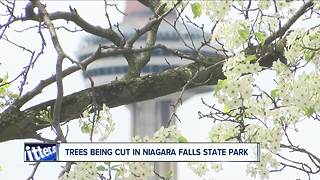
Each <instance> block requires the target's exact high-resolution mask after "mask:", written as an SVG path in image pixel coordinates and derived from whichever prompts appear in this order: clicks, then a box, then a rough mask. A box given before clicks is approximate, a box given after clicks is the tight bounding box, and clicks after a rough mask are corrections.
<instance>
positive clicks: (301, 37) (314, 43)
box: [284, 26, 320, 69]
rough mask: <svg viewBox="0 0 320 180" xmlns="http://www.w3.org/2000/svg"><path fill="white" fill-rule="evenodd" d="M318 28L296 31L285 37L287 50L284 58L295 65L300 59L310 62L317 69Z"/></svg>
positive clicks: (319, 43)
mask: <svg viewBox="0 0 320 180" xmlns="http://www.w3.org/2000/svg"><path fill="white" fill-rule="evenodd" d="M319 33H320V27H319V26H318V27H315V28H312V29H310V30H309V31H305V30H304V29H297V30H294V31H293V32H291V33H290V34H289V35H288V36H287V47H288V48H287V49H286V50H285V53H284V55H285V57H286V58H287V59H288V60H289V61H290V63H291V64H293V65H295V64H296V63H297V62H299V61H300V60H301V59H303V60H304V61H306V62H311V63H313V64H315V65H316V67H317V69H319V67H320V66H319V65H320V53H318V51H319V50H320V37H319Z"/></svg>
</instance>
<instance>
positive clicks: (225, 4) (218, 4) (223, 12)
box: [203, 0, 232, 20]
mask: <svg viewBox="0 0 320 180" xmlns="http://www.w3.org/2000/svg"><path fill="white" fill-rule="evenodd" d="M231 4H232V1H228V0H225V1H217V0H205V1H204V2H203V7H205V10H206V14H207V15H208V16H209V17H210V18H211V19H216V20H223V19H224V18H225V17H226V16H227V15H228V13H229V11H230V7H231Z"/></svg>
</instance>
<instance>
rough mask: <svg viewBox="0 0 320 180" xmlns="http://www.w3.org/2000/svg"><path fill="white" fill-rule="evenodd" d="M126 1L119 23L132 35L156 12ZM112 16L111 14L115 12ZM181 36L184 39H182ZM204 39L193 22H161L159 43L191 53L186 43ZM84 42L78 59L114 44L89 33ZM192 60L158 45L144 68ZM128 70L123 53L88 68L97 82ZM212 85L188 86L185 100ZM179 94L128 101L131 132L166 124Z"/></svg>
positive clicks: (160, 166) (163, 169) (163, 170)
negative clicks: (174, 23)
mask: <svg viewBox="0 0 320 180" xmlns="http://www.w3.org/2000/svg"><path fill="white" fill-rule="evenodd" d="M126 2H127V5H126V10H125V14H126V16H125V17H124V19H123V21H122V22H121V24H120V25H119V29H120V31H121V33H122V34H123V35H124V36H125V37H130V35H132V34H133V33H135V29H139V28H141V27H143V26H144V25H145V24H146V23H147V22H148V20H149V18H150V17H152V15H153V13H152V12H151V11H150V10H149V9H148V8H146V7H144V6H143V5H142V4H140V3H139V2H138V1H126ZM110 16H111V17H112V15H110ZM176 18H177V15H176V13H171V14H169V16H168V17H166V20H167V21H168V22H172V23H173V21H174V20H175V19H176ZM186 27H187V28H186ZM179 36H180V37H179ZM190 37H191V38H190ZM181 38H182V39H183V40H184V41H185V42H183V41H182V40H181ZM191 39H192V40H191ZM145 40H146V35H144V36H142V37H141V38H140V39H138V40H137V42H136V43H135V46H134V47H138V48H139V47H140V45H143V44H144V42H145ZM202 41H203V33H202V31H201V30H200V29H199V28H196V27H194V26H191V25H186V26H185V25H183V23H181V22H180V21H177V23H176V29H174V28H173V27H172V26H171V25H169V24H168V23H167V22H162V23H161V25H160V27H159V30H158V34H157V43H161V44H165V45H166V46H167V47H169V48H173V49H178V50H180V51H182V52H184V53H188V54H194V53H195V51H193V50H192V49H191V48H188V47H187V46H185V45H184V43H186V44H188V45H189V46H191V47H192V43H194V44H195V45H196V46H199V45H200V44H201V42H202ZM85 42H87V44H86V45H84V46H83V47H82V48H81V49H80V50H79V52H77V54H78V56H79V60H82V59H84V58H86V57H88V55H90V54H91V53H92V52H94V51H95V50H96V49H97V47H98V45H99V44H104V45H108V44H109V45H111V42H108V41H107V40H105V39H102V38H98V37H93V36H89V37H87V38H86V41H85ZM194 55H195V54H194ZM191 62H192V61H188V60H185V59H184V60H181V59H180V58H178V57H176V56H174V55H172V54H170V53H169V52H167V51H164V50H161V49H156V50H154V51H153V52H152V57H151V60H150V62H149V63H148V64H147V65H146V66H145V67H144V68H143V70H142V75H145V74H149V73H157V72H161V71H164V70H166V69H168V68H175V67H178V66H181V65H185V64H188V63H191ZM127 71H128V65H127V62H126V60H125V58H124V57H122V56H114V57H108V58H101V59H98V60H96V61H95V62H94V63H92V64H90V65H89V66H88V68H87V72H88V73H89V75H90V76H91V77H92V78H93V80H94V82H95V85H96V86H99V85H102V84H106V83H109V82H111V81H113V80H115V79H116V78H118V79H119V78H121V77H123V75H125V74H126V73H127ZM85 82H86V83H87V87H90V83H89V81H88V80H86V81H85ZM211 89H212V88H203V87H202V88H197V89H195V90H188V91H186V92H185V93H184V95H183V100H186V99H187V98H189V97H191V96H192V94H194V93H201V92H206V91H208V90H211ZM179 95H180V93H179V92H178V93H174V94H170V95H167V96H163V97H160V98H156V99H152V100H148V101H143V102H138V103H133V104H130V105H128V107H129V109H130V112H131V117H132V123H131V124H132V127H131V129H132V131H131V134H132V136H140V137H144V136H152V134H153V133H154V132H155V131H157V130H158V129H159V128H160V127H161V126H165V125H166V124H167V121H168V120H169V118H170V116H171V113H172V108H171V105H172V104H174V103H175V102H176V101H177V100H178V97H179ZM155 167H156V171H157V172H158V173H159V174H160V175H166V174H167V172H168V170H169V169H172V170H173V171H174V172H175V171H176V165H175V163H156V165H155ZM175 174H176V173H175ZM174 179H176V178H174Z"/></svg>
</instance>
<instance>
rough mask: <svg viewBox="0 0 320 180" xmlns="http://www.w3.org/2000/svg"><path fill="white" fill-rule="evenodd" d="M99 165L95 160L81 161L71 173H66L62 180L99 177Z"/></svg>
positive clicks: (81, 179)
mask: <svg viewBox="0 0 320 180" xmlns="http://www.w3.org/2000/svg"><path fill="white" fill-rule="evenodd" d="M97 177H98V176H97V167H96V163H95V162H79V163H76V165H75V166H74V167H73V169H72V170H71V171H70V172H69V173H65V174H64V175H63V176H62V177H61V180H87V179H97Z"/></svg>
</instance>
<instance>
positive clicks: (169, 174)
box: [166, 169, 173, 179]
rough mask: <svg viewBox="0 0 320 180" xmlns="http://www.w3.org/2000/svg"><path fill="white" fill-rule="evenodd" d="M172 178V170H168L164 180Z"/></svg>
mask: <svg viewBox="0 0 320 180" xmlns="http://www.w3.org/2000/svg"><path fill="white" fill-rule="evenodd" d="M172 177H173V171H172V169H170V170H169V171H168V172H167V175H166V179H171V178H172Z"/></svg>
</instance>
